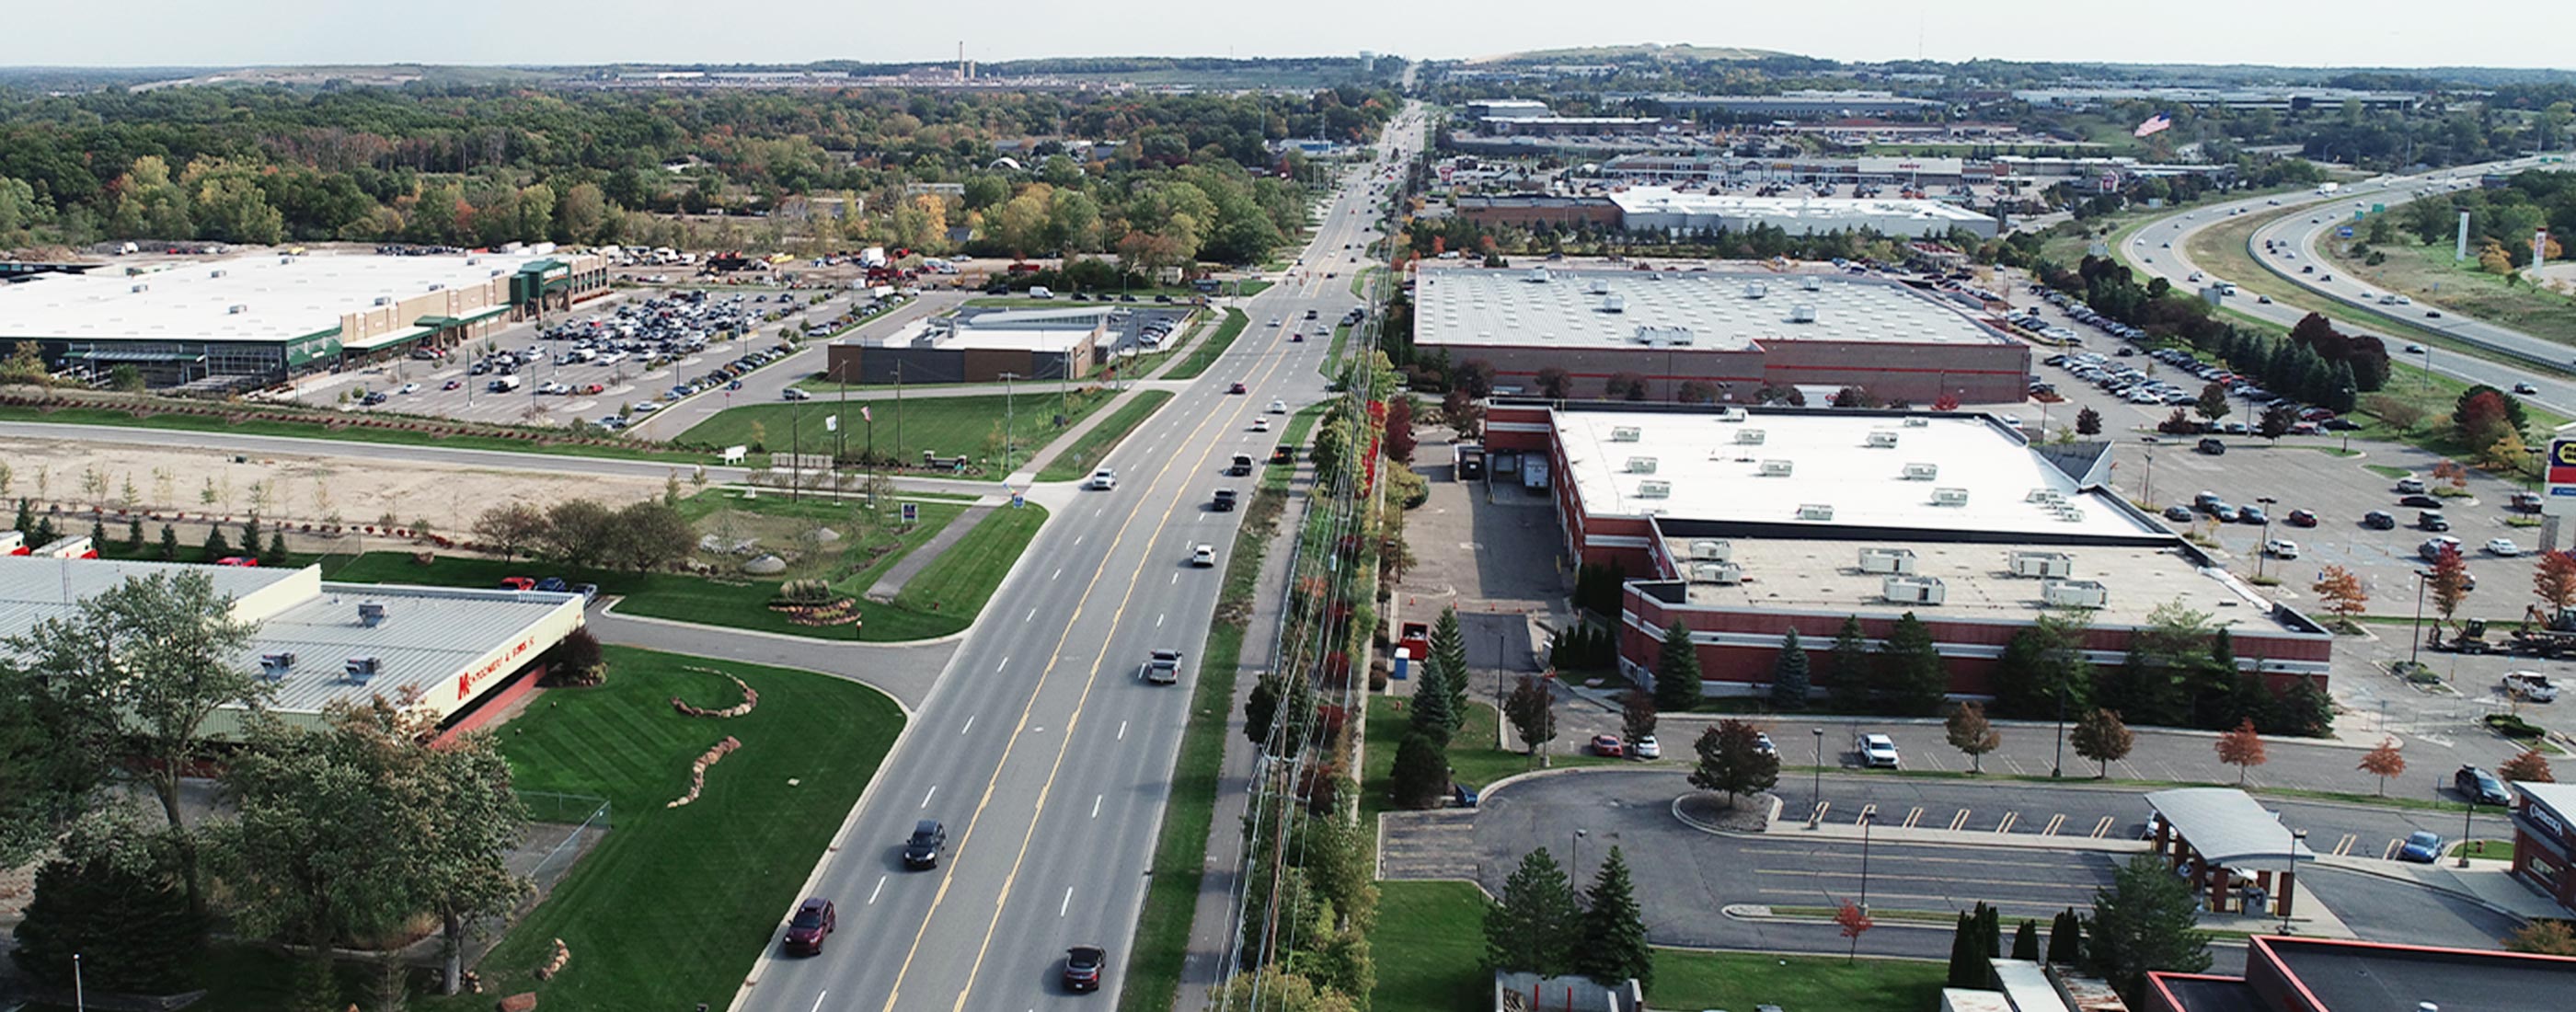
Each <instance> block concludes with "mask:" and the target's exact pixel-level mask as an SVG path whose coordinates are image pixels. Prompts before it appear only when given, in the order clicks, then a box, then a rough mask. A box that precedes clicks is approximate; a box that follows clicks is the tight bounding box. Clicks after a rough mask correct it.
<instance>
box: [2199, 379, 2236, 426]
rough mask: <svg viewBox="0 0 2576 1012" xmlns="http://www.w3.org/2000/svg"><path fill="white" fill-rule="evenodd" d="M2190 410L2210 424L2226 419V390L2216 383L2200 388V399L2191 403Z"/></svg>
mask: <svg viewBox="0 0 2576 1012" xmlns="http://www.w3.org/2000/svg"><path fill="white" fill-rule="evenodd" d="M2191 410H2192V412H2193V413H2195V414H2198V415H2199V416H2200V417H2201V418H2203V419H2205V420H2207V421H2212V422H2215V421H2217V420H2219V419H2221V418H2225V417H2227V388H2226V387H2223V386H2220V385H2218V384H2216V383H2211V384H2209V385H2207V386H2204V387H2201V388H2200V399H2199V400H2196V401H2193V402H2192V405H2191Z"/></svg>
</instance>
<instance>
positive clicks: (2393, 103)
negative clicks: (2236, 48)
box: [2012, 84, 2424, 112]
mask: <svg viewBox="0 0 2576 1012" xmlns="http://www.w3.org/2000/svg"><path fill="white" fill-rule="evenodd" d="M2012 97H2013V101H2016V102H2027V103H2029V104H2031V105H2035V106H2040V107H2043V108H2052V109H2098V108H2101V107H2102V106H2106V105H2111V104H2114V103H2119V102H2147V103H2153V104H2159V105H2188V106H2200V107H2203V108H2225V109H2237V110H2252V109H2269V110H2272V111H2274V112H2305V111H2307V110H2310V109H2338V110H2339V109H2342V108H2343V107H2344V105H2345V104H2346V103H2351V104H2354V105H2358V106H2360V107H2361V108H2363V109H2368V110H2372V111H2384V110H2405V109H2412V108H2414V107H2416V106H2417V105H2419V104H2422V102H2423V101H2424V96H2423V95H2421V94H2418V93H2416V92H2411V91H2364V90H2359V89H2353V88H2306V87H2295V88H2181V87H2153V88H2145V87H2137V86H2134V85H2117V84H2106V85H2099V86H2065V87H2056V88H2023V89H2018V90H2015V91H2014V92H2013V93H2012Z"/></svg>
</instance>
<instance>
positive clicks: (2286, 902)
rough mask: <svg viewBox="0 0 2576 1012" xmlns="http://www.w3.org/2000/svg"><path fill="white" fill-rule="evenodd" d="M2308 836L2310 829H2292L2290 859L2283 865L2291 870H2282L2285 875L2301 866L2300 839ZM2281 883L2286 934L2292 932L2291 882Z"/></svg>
mask: <svg viewBox="0 0 2576 1012" xmlns="http://www.w3.org/2000/svg"><path fill="white" fill-rule="evenodd" d="M2307 838H2308V831H2307V830H2305V829H2293V830H2291V831H2290V854H2289V859H2288V860H2286V861H2283V862H2282V866H2283V867H2285V868H2287V869H2289V871H2284V872H2282V874H2283V875H2285V876H2286V875H2288V874H2289V872H2291V871H2297V870H2298V868H2299V841H2301V840H2305V839H2307ZM2280 885H2281V933H2282V934H2284V935H2286V934H2289V933H2290V886H2289V883H2288V882H2286V881H2284V882H2282V883H2281V884H2280Z"/></svg>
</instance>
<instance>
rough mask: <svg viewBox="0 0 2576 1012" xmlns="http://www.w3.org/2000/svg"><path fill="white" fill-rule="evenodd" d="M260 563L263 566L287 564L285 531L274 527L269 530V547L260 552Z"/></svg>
mask: <svg viewBox="0 0 2576 1012" xmlns="http://www.w3.org/2000/svg"><path fill="white" fill-rule="evenodd" d="M259 564H260V565H263V566H283V565H285V564H286V532H285V531H282V530H277V529H274V528H272V529H271V530H270V531H269V532H268V548H267V549H266V550H264V551H261V552H260V553H259Z"/></svg>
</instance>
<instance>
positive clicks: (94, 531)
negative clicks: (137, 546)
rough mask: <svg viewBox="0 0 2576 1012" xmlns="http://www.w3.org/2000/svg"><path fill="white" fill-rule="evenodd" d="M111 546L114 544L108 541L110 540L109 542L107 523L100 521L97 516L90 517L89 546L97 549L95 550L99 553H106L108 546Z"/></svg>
mask: <svg viewBox="0 0 2576 1012" xmlns="http://www.w3.org/2000/svg"><path fill="white" fill-rule="evenodd" d="M110 544H112V542H110V541H108V540H107V524H106V522H105V521H102V520H100V519H99V518H98V517H96V516H92V517H90V520H89V546H90V547H91V548H92V549H95V550H98V551H102V552H103V551H106V550H107V546H108V545H110Z"/></svg>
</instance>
